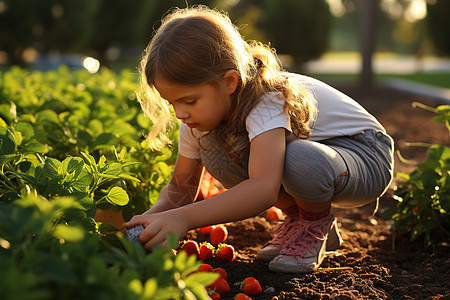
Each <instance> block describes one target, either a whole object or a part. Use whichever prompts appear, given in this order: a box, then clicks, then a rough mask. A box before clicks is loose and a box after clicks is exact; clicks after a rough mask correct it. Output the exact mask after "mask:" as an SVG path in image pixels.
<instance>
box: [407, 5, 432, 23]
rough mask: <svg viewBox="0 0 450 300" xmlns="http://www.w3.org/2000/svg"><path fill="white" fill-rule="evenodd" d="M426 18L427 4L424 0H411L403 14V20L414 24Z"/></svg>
mask: <svg viewBox="0 0 450 300" xmlns="http://www.w3.org/2000/svg"><path fill="white" fill-rule="evenodd" d="M426 16H427V4H426V2H425V0H412V1H411V4H410V5H409V7H408V9H407V10H406V12H405V19H406V20H407V21H409V22H416V21H419V20H422V19H424V18H425V17H426Z"/></svg>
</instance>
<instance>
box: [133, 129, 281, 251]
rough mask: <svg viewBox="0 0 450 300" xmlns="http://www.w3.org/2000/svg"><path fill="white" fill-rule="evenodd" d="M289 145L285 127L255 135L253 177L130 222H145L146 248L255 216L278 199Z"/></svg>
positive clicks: (250, 161)
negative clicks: (191, 232) (189, 233)
mask: <svg viewBox="0 0 450 300" xmlns="http://www.w3.org/2000/svg"><path fill="white" fill-rule="evenodd" d="M285 148H286V139H285V129H283V128H276V129H272V130H270V131H267V132H264V133H262V134H260V135H258V136H257V137H255V138H254V139H253V140H252V142H251V145H250V157H249V179H248V180H245V181H243V182H241V183H240V184H238V185H236V186H234V187H233V188H231V189H229V190H227V191H225V192H223V193H221V194H219V195H217V196H214V197H211V198H208V199H205V200H202V201H199V202H195V203H192V204H188V205H185V206H182V207H179V208H175V209H172V210H169V211H164V212H161V213H155V214H151V215H146V216H144V215H141V216H136V217H133V218H132V219H131V220H130V222H128V223H127V226H134V225H137V224H143V225H144V226H145V227H146V228H145V230H144V231H143V232H142V234H141V236H140V238H139V239H140V241H141V242H142V243H144V244H145V248H147V249H150V248H151V247H153V246H154V245H157V244H160V243H162V242H163V241H164V240H165V239H166V236H167V235H169V234H172V233H175V234H176V235H177V236H178V237H179V238H181V237H182V236H183V235H184V234H186V232H187V231H188V230H190V229H195V228H199V227H203V226H206V225H212V224H219V223H225V222H231V221H235V220H241V219H245V218H249V217H252V216H255V215H257V214H259V213H261V212H262V211H264V210H265V209H267V208H269V207H270V206H272V205H274V204H275V202H276V201H277V197H278V193H279V191H280V187H281V178H282V174H283V166H284V153H285Z"/></svg>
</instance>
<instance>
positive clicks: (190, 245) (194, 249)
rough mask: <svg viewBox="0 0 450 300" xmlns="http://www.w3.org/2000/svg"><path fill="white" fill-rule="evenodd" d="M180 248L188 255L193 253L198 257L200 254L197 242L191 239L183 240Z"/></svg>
mask: <svg viewBox="0 0 450 300" xmlns="http://www.w3.org/2000/svg"><path fill="white" fill-rule="evenodd" d="M181 250H184V251H185V252H186V254H187V255H188V256H191V255H195V256H197V257H198V256H199V254H200V249H199V248H198V244H197V242H196V241H192V240H188V241H186V242H184V244H183V246H182V247H181Z"/></svg>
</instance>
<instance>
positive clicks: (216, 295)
mask: <svg viewBox="0 0 450 300" xmlns="http://www.w3.org/2000/svg"><path fill="white" fill-rule="evenodd" d="M208 296H209V297H210V298H211V299H212V300H220V294H219V293H216V292H214V293H211V294H210V295H209V294H208Z"/></svg>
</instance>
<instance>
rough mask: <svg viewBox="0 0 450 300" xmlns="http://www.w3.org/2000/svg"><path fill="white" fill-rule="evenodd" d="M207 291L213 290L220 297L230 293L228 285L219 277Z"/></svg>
mask: <svg viewBox="0 0 450 300" xmlns="http://www.w3.org/2000/svg"><path fill="white" fill-rule="evenodd" d="M207 289H209V290H214V289H215V290H216V293H219V294H220V295H221V296H223V295H225V294H227V293H229V292H230V285H229V284H228V282H227V281H226V280H225V279H223V278H222V277H219V278H217V279H216V281H214V282H213V283H212V284H211V285H210V286H208V288H207Z"/></svg>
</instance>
